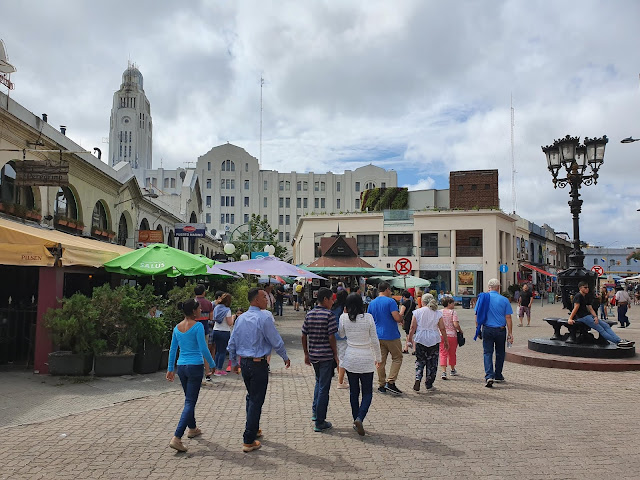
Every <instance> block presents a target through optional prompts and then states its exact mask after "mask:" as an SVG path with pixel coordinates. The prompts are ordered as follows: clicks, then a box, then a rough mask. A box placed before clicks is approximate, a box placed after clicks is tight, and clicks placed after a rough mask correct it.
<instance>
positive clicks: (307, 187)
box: [302, 182, 309, 192]
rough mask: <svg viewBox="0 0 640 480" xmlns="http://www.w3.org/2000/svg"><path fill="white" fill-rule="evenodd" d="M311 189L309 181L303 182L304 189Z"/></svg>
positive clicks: (304, 190)
mask: <svg viewBox="0 0 640 480" xmlns="http://www.w3.org/2000/svg"><path fill="white" fill-rule="evenodd" d="M307 190H309V182H302V191H303V192H306V191H307Z"/></svg>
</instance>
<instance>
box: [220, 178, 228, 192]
mask: <svg viewBox="0 0 640 480" xmlns="http://www.w3.org/2000/svg"><path fill="white" fill-rule="evenodd" d="M225 185H226V181H225V179H224V178H223V179H221V180H220V190H224V189H225V188H227V187H225Z"/></svg>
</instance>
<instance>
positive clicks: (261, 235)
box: [224, 221, 276, 260]
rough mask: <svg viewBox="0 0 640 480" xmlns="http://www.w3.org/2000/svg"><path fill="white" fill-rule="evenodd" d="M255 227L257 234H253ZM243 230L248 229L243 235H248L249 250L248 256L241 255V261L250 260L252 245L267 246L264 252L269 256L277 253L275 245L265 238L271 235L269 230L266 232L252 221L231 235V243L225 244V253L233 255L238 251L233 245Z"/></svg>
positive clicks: (236, 229)
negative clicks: (234, 239)
mask: <svg viewBox="0 0 640 480" xmlns="http://www.w3.org/2000/svg"><path fill="white" fill-rule="evenodd" d="M252 227H255V229H256V232H255V234H254V233H253V228H252ZM241 229H246V231H245V232H244V233H243V235H246V243H247V248H248V254H242V255H240V259H241V260H248V259H249V255H251V252H252V251H253V250H252V245H255V244H257V245H262V244H266V245H264V249H263V251H264V252H267V253H268V254H269V255H271V256H272V255H273V254H274V253H275V252H276V247H274V246H273V245H271V240H269V239H267V238H265V237H267V235H268V234H269V232H268V230H266V229H265V228H264V227H263V226H261V225H260V223H259V222H258V223H252V222H251V221H249V222H247V223H244V224H242V225H240V226H238V227H237V228H235V229H234V230H233V231H232V232H231V233H230V235H229V243H227V244H225V246H224V252H225V253H226V254H227V255H233V254H234V253H235V251H236V246H235V245H234V244H233V236H234V234H236V233H240V230H241Z"/></svg>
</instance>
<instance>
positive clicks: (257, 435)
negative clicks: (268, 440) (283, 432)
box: [256, 428, 262, 438]
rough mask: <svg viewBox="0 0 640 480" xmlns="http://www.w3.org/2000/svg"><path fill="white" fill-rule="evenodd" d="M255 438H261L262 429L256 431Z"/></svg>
mask: <svg viewBox="0 0 640 480" xmlns="http://www.w3.org/2000/svg"><path fill="white" fill-rule="evenodd" d="M256 438H262V429H260V428H259V429H258V433H256Z"/></svg>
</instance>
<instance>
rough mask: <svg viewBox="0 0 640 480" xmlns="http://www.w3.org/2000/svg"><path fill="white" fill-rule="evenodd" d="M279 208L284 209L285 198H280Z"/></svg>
mask: <svg viewBox="0 0 640 480" xmlns="http://www.w3.org/2000/svg"><path fill="white" fill-rule="evenodd" d="M278 208H284V197H279V198H278Z"/></svg>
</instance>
